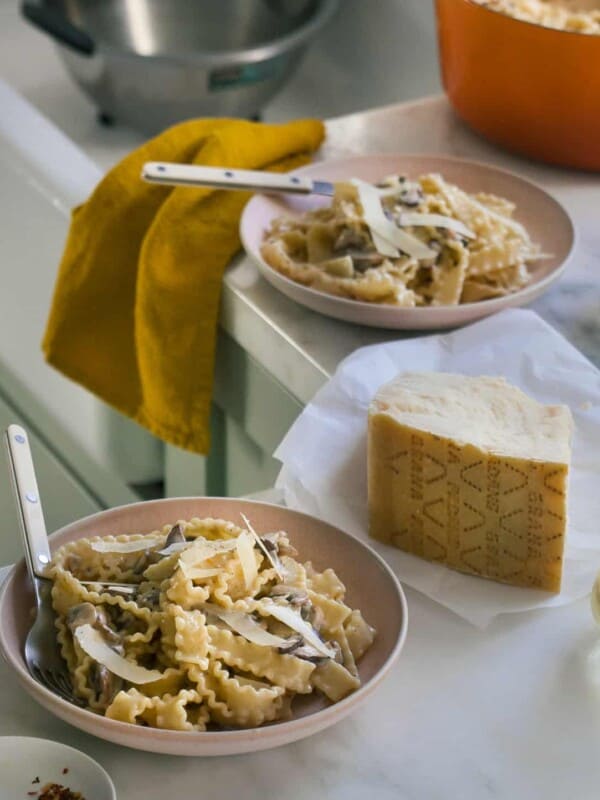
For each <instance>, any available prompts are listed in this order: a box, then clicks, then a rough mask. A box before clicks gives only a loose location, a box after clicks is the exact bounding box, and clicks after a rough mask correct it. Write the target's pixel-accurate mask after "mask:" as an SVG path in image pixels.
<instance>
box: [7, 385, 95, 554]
mask: <svg viewBox="0 0 600 800" xmlns="http://www.w3.org/2000/svg"><path fill="white" fill-rule="evenodd" d="M13 422H16V423H19V424H20V425H23V427H25V428H27V430H28V433H29V441H30V443H31V449H32V452H33V458H34V462H35V467H36V473H37V478H38V486H39V490H40V494H41V496H42V499H43V502H44V511H45V514H46V525H47V528H48V532H51V531H54V530H56V529H57V528H60V527H62V526H63V525H66V524H67V523H68V522H73V520H76V519H78V518H79V517H84V516H86V515H87V514H93V513H94V512H96V511H99V510H100V505H99V503H98V501H97V500H96V499H94V498H93V497H91V495H90V494H89V493H88V492H87V491H86V490H85V488H84V487H83V486H82V485H81V484H80V483H79V482H78V480H77V479H76V478H75V477H74V476H73V475H72V474H71V472H70V471H69V470H68V469H67V468H66V467H65V466H64V464H63V463H61V461H60V460H59V458H57V457H56V456H55V455H54V453H53V452H52V451H51V450H50V449H49V447H48V446H47V445H46V444H45V443H44V442H43V441H41V439H40V438H39V436H38V434H37V433H36V432H35V430H33V428H32V427H31V426H30V425H28V424H27V422H26V421H24V420H23V419H22V418H21V417H20V415H19V414H17V413H16V412H15V411H14V409H13V408H12V407H11V406H10V405H9V404H8V403H7V402H6V401H4V400H3V399H2V398H0V431H1V432H2V435H3V433H4V430H5V429H6V427H7V426H8V425H10V424H11V423H13ZM0 520H2V522H1V524H0V565H1V564H10V563H12V562H14V561H16V560H17V559H18V558H20V557H21V555H22V547H21V538H20V532H19V526H18V522H17V513H16V509H15V504H14V500H13V494H12V486H11V481H10V474H9V471H8V463H7V461H6V451H5V445H4V441H2V446H1V451H0Z"/></svg>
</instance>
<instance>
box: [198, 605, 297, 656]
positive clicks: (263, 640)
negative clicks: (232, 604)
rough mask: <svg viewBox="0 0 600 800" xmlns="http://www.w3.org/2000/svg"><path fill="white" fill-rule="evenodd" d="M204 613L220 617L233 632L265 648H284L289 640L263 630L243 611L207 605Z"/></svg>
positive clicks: (203, 608) (204, 607)
mask: <svg viewBox="0 0 600 800" xmlns="http://www.w3.org/2000/svg"><path fill="white" fill-rule="evenodd" d="M202 611H204V612H207V613H209V614H213V615H214V616H215V617H218V618H219V619H220V620H222V621H223V622H224V623H225V624H226V625H228V626H229V627H230V628H231V630H233V631H235V632H236V633H239V634H240V636H243V637H244V639H247V640H248V641H249V642H252V643H253V644H258V645H262V646H263V647H283V646H284V645H286V644H287V639H284V638H283V637H282V636H275V634H273V633H269V631H266V630H265V629H264V628H262V627H261V626H260V625H259V624H258V622H256V620H254V619H252V617H251V616H250V615H249V614H244V613H243V612H242V611H226V610H225V609H224V608H221V607H220V606H215V605H212V604H211V603H207V604H206V605H204V606H203V607H202Z"/></svg>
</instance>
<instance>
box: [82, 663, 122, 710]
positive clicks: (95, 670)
mask: <svg viewBox="0 0 600 800" xmlns="http://www.w3.org/2000/svg"><path fill="white" fill-rule="evenodd" d="M90 683H91V685H92V688H93V689H94V691H95V692H96V697H97V699H98V702H99V703H100V704H101V705H102V706H103V707H105V708H106V707H107V706H109V705H110V703H111V702H112V699H113V697H114V696H115V695H116V694H117V692H119V691H120V690H121V687H122V686H123V681H122V680H121V678H119V677H118V676H117V675H114V674H113V673H112V672H111V671H110V670H109V669H108V668H107V667H105V666H104V664H99V663H98V662H96V661H95V662H94V663H93V664H92V665H91V668H90Z"/></svg>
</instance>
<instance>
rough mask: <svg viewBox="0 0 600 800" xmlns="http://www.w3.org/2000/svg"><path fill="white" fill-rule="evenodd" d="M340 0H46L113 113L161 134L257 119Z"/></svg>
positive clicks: (67, 44) (57, 29)
mask: <svg viewBox="0 0 600 800" xmlns="http://www.w3.org/2000/svg"><path fill="white" fill-rule="evenodd" d="M337 5H338V0H38V2H23V3H22V5H21V10H22V13H23V15H24V16H25V18H26V19H27V20H29V21H30V22H31V23H33V24H34V25H35V26H36V27H38V28H40V29H42V30H43V31H44V32H46V33H47V34H49V35H50V36H52V37H53V38H54V39H55V40H56V41H57V42H58V46H59V51H60V54H61V56H62V58H63V60H64V62H65V64H66V66H67V68H68V70H69V72H70V73H71V75H72V76H73V78H74V79H75V80H76V81H77V83H78V84H79V85H80V86H81V88H82V89H83V90H84V92H86V94H88V95H89V96H90V97H91V98H92V100H94V102H95V103H96V105H97V106H98V108H99V110H100V112H101V113H102V114H103V115H105V116H107V117H108V118H114V119H116V120H118V121H122V122H125V123H128V124H130V125H132V126H133V127H136V128H139V129H141V130H142V131H144V132H146V133H155V132H157V131H159V130H162V129H163V128H165V127H167V126H168V125H171V124H173V123H175V122H178V121H180V120H183V119H188V118H190V117H195V116H243V117H251V116H254V115H256V114H258V113H259V112H260V110H261V109H262V107H263V106H264V105H265V103H266V102H267V101H268V100H270V99H271V97H272V96H273V95H274V94H275V93H276V92H277V90H278V89H280V88H281V86H282V85H283V84H284V83H285V81H286V80H287V79H288V78H289V77H290V75H291V74H292V72H293V71H294V69H295V68H296V66H297V65H298V62H299V60H300V58H301V56H302V54H303V52H304V50H305V48H306V46H307V44H308V43H309V42H310V40H311V39H312V38H313V37H314V36H315V35H316V34H317V32H318V31H319V30H320V29H321V28H322V27H323V25H324V24H325V23H326V22H327V21H328V20H329V18H330V17H331V15H332V14H333V12H334V11H335V9H336V8H337Z"/></svg>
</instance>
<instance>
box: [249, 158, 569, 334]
mask: <svg viewBox="0 0 600 800" xmlns="http://www.w3.org/2000/svg"><path fill="white" fill-rule="evenodd" d="M295 174H296V175H298V176H301V177H303V178H310V179H312V180H317V181H319V180H320V181H327V182H330V183H332V184H333V185H334V187H335V192H334V194H333V197H332V198H331V197H319V196H317V195H309V196H297V195H291V194H289V195H267V194H260V195H256V196H255V197H253V198H252V199H251V200H250V202H249V203H248V204H247V205H246V207H245V209H244V213H243V215H242V219H241V223H240V235H241V239H242V242H243V244H244V248H245V249H246V252H247V253H248V255H249V256H250V258H251V259H252V260H253V261H254V263H255V264H256V266H257V267H258V270H259V271H260V273H261V275H262V276H263V277H264V278H265V279H266V280H267V281H268V282H269V283H270V284H272V285H273V286H274V287H275V288H276V289H278V290H279V291H280V292H282V293H283V294H285V295H287V297H289V298H291V299H292V300H294V301H296V302H297V303H300V304H302V305H304V306H306V307H308V308H310V309H312V310H313V311H318V312H319V313H321V314H325V315H327V316H331V317H334V318H336V319H342V320H345V321H347V322H354V323H357V324H360V325H369V326H373V327H379V328H395V329H399V330H434V329H443V328H449V327H453V326H456V325H463V324H465V323H468V322H473V321H474V320H477V319H481V318H482V317H485V316H488V315H489V314H493V313H495V312H496V311H500V310H501V309H503V308H509V307H512V306H519V305H523V304H525V303H529V302H531V301H532V300H534V299H535V298H536V297H538V296H539V295H540V294H542V293H543V292H545V291H546V290H547V289H548V288H549V287H550V286H551V285H552V284H553V283H554V282H555V281H556V280H558V278H559V277H560V275H561V274H562V272H563V270H564V269H565V267H566V265H567V263H568V261H569V258H570V256H571V253H572V250H573V246H574V240H575V234H574V228H573V224H572V222H571V219H570V218H569V215H568V213H567V212H566V210H565V209H564V208H563V207H562V206H561V205H560V203H558V202H557V201H556V200H555V199H554V198H553V197H552V196H551V195H550V194H548V193H547V192H546V191H544V190H543V189H542V188H540V187H539V186H536V185H535V184H533V183H531V182H530V181H528V180H525V179H524V178H521V177H520V176H518V175H515V174H513V173H511V172H507V171H505V170H502V169H498V168H497V167H493V166H490V165H488V164H482V163H477V162H474V161H467V160H465V159H459V158H453V157H450V156H442V155H426V154H423V155H408V154H373V155H357V156H350V157H348V158H340V159H335V160H334V159H332V160H327V161H319V162H315V163H313V164H310V165H308V166H306V167H302V168H301V169H299V170H296V172H295Z"/></svg>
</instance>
